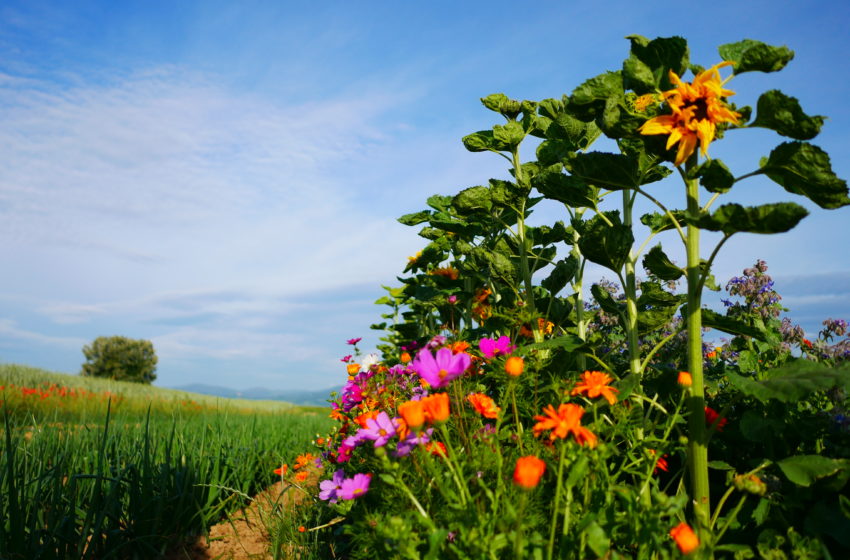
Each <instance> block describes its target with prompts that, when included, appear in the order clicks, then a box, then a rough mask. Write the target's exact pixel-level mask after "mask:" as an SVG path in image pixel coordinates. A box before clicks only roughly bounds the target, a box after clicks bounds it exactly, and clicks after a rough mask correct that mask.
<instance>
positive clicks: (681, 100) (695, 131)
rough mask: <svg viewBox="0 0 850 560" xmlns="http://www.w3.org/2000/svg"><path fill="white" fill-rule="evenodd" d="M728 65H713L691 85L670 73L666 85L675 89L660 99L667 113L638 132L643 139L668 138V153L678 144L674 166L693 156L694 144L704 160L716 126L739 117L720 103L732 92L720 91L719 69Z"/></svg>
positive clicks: (730, 63)
mask: <svg viewBox="0 0 850 560" xmlns="http://www.w3.org/2000/svg"><path fill="white" fill-rule="evenodd" d="M732 64H734V63H733V62H728V61H727V62H721V63H720V64H716V65H714V66H712V67H711V68H709V69H708V70H705V71H704V72H700V73H699V74H697V75H696V77H695V78H694V81H693V82H691V83H685V82H683V81H682V80H681V79H680V78H679V76H677V75H676V73H675V72H673V71H672V70H670V73H669V76H670V81H671V82H673V83H674V84H675V85H676V88H675V89H671V90H669V91H665V92H664V93H663V94H662V96H663V97H664V100H665V101H666V102H667V105H668V106H669V107H670V110H671V113H670V114H668V115H659V116H657V117H654V118H651V119H649V120H648V121H646V122H645V123H643V125H642V126H641V127H640V128H639V129H638V130H639V131H640V133H641V134H644V135H654V134H667V135H669V138H668V139H667V149H668V150H669V149H670V148H672V147H673V146H675V145H676V143H678V144H679V149H678V150H677V151H676V160H675V164H676V165H680V164H682V163H683V162H684V161H685V160H687V159H688V158H689V157H690V156H691V154H693V153H694V150H695V149H696V146H697V142H699V147H700V151H701V152H702V155H703V157H707V156H708V145H709V144H710V143H711V142H712V140H714V136H715V134H716V132H717V125H718V124H721V123H732V124H735V123H737V122H738V119H740V118H741V114H740V113H736V112H735V111H732V110H731V109H729V107H727V106H726V103H725V102H724V101H723V100H724V98H726V97H729V96H730V95H734V94H735V92H734V91H730V90H728V89H723V81H721V79H720V71H719V69H720V68H722V67H724V66H729V65H732Z"/></svg>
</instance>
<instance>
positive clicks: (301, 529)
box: [298, 525, 307, 533]
mask: <svg viewBox="0 0 850 560" xmlns="http://www.w3.org/2000/svg"><path fill="white" fill-rule="evenodd" d="M306 530H307V527H305V526H304V525H301V526H299V527H298V532H299V533H303V532H305V531H306Z"/></svg>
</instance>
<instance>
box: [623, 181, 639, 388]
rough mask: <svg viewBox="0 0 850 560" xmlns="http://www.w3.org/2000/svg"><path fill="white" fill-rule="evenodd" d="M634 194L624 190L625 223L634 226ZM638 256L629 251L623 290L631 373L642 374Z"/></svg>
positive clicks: (627, 225)
mask: <svg viewBox="0 0 850 560" xmlns="http://www.w3.org/2000/svg"><path fill="white" fill-rule="evenodd" d="M633 204H634V194H633V193H632V192H631V191H629V190H624V191H623V225H624V226H626V227H628V228H629V229H631V228H632V205H633ZM636 260H637V256H636V255H635V253H634V250H630V251H629V256H628V258H627V259H626V264H625V267H624V268H625V271H624V272H625V276H624V282H623V284H624V286H623V290H624V291H625V294H626V324H625V325H623V328H624V330H625V331H626V337H627V342H628V345H629V373H631V374H633V375H640V348H639V346H638V333H637V322H638V310H637V279H636V278H635V261H636Z"/></svg>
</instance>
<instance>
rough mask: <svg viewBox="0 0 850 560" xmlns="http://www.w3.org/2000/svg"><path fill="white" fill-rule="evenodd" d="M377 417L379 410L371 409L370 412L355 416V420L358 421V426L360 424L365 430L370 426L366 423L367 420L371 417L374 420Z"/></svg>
mask: <svg viewBox="0 0 850 560" xmlns="http://www.w3.org/2000/svg"><path fill="white" fill-rule="evenodd" d="M377 417H378V411H377V410H370V411H369V412H364V413H363V414H361V415H360V416H358V417H357V418H355V419H354V421H355V422H357V425H358V426H360V427H361V428H363V429H364V430H365V429H366V428H368V427H369V426H367V425H366V420H369V419H370V418H371V419H372V420H374V419H375V418H377Z"/></svg>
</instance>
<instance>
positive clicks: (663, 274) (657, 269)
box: [643, 244, 685, 280]
mask: <svg viewBox="0 0 850 560" xmlns="http://www.w3.org/2000/svg"><path fill="white" fill-rule="evenodd" d="M643 267H644V268H645V269H647V270H648V271H649V272H651V273H652V274H654V275H656V276H657V277H659V278H661V279H662V280H678V279H679V278H681V277H682V276H684V275H685V271H684V270H682V269H681V268H679V267H678V266H676V265H675V264H673V261H671V260H670V258H669V257H668V256H667V255H666V254H665V253H664V251H663V250H662V249H661V245H660V244H659V245H656V246H655V247H653V248H652V249H650V250H649V251H648V252H647V253H646V255H645V256H644V257H643Z"/></svg>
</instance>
